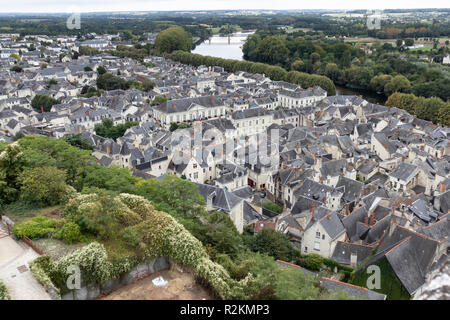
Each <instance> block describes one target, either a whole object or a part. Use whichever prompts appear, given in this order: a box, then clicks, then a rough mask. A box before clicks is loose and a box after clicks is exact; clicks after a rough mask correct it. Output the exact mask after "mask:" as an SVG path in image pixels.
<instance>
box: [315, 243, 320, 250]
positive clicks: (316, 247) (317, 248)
mask: <svg viewBox="0 0 450 320" xmlns="http://www.w3.org/2000/svg"><path fill="white" fill-rule="evenodd" d="M314 250H317V251H320V242H317V241H315V242H314Z"/></svg>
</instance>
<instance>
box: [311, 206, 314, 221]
mask: <svg viewBox="0 0 450 320" xmlns="http://www.w3.org/2000/svg"><path fill="white" fill-rule="evenodd" d="M311 221H314V202H313V203H311Z"/></svg>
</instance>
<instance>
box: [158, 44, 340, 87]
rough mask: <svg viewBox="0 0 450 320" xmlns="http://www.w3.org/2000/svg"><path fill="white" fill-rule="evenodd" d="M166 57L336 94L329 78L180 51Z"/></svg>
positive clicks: (263, 64) (267, 65)
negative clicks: (256, 74) (316, 87)
mask: <svg viewBox="0 0 450 320" xmlns="http://www.w3.org/2000/svg"><path fill="white" fill-rule="evenodd" d="M165 57H167V58H170V59H172V60H175V61H179V62H181V63H185V64H190V65H193V66H195V67H198V66H200V65H205V66H209V67H214V66H219V67H222V68H224V70H225V71H227V72H236V71H244V72H249V73H259V74H265V75H266V76H267V77H269V78H270V79H272V80H274V81H281V80H282V81H286V82H290V83H295V84H298V85H300V86H301V87H302V88H310V87H314V86H320V87H321V88H322V89H324V90H326V91H327V93H328V95H335V94H336V87H335V86H334V83H333V81H332V80H331V79H330V78H328V77H325V76H320V75H314V74H308V73H304V72H298V71H290V72H288V71H286V69H284V68H282V67H278V66H272V65H270V64H265V63H259V62H250V61H239V60H232V59H222V58H217V57H211V56H203V55H200V54H195V53H190V52H186V51H180V50H178V51H174V52H172V53H171V54H166V55H165Z"/></svg>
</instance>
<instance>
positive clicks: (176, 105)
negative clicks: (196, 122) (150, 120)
mask: <svg viewBox="0 0 450 320" xmlns="http://www.w3.org/2000/svg"><path fill="white" fill-rule="evenodd" d="M195 105H200V106H202V107H205V108H214V107H219V106H224V103H223V102H222V100H221V99H220V98H219V97H216V96H204V97H196V98H183V99H173V100H168V101H165V102H163V103H162V104H160V105H159V106H155V107H154V109H155V110H156V111H160V112H163V113H177V112H185V111H187V110H189V109H190V108H191V107H193V106H195Z"/></svg>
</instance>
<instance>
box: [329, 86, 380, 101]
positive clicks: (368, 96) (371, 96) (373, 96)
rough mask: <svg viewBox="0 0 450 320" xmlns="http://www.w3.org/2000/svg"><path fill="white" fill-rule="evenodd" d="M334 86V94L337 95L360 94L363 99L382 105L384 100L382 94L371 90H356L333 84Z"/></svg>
mask: <svg viewBox="0 0 450 320" xmlns="http://www.w3.org/2000/svg"><path fill="white" fill-rule="evenodd" d="M335 87H336V95H338V96H344V95H355V96H362V97H363V99H365V100H367V101H369V102H372V103H378V104H382V105H384V103H385V102H386V98H385V96H384V95H382V94H377V93H375V92H372V91H365V90H356V89H350V88H347V87H341V86H338V85H336V84H335Z"/></svg>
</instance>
